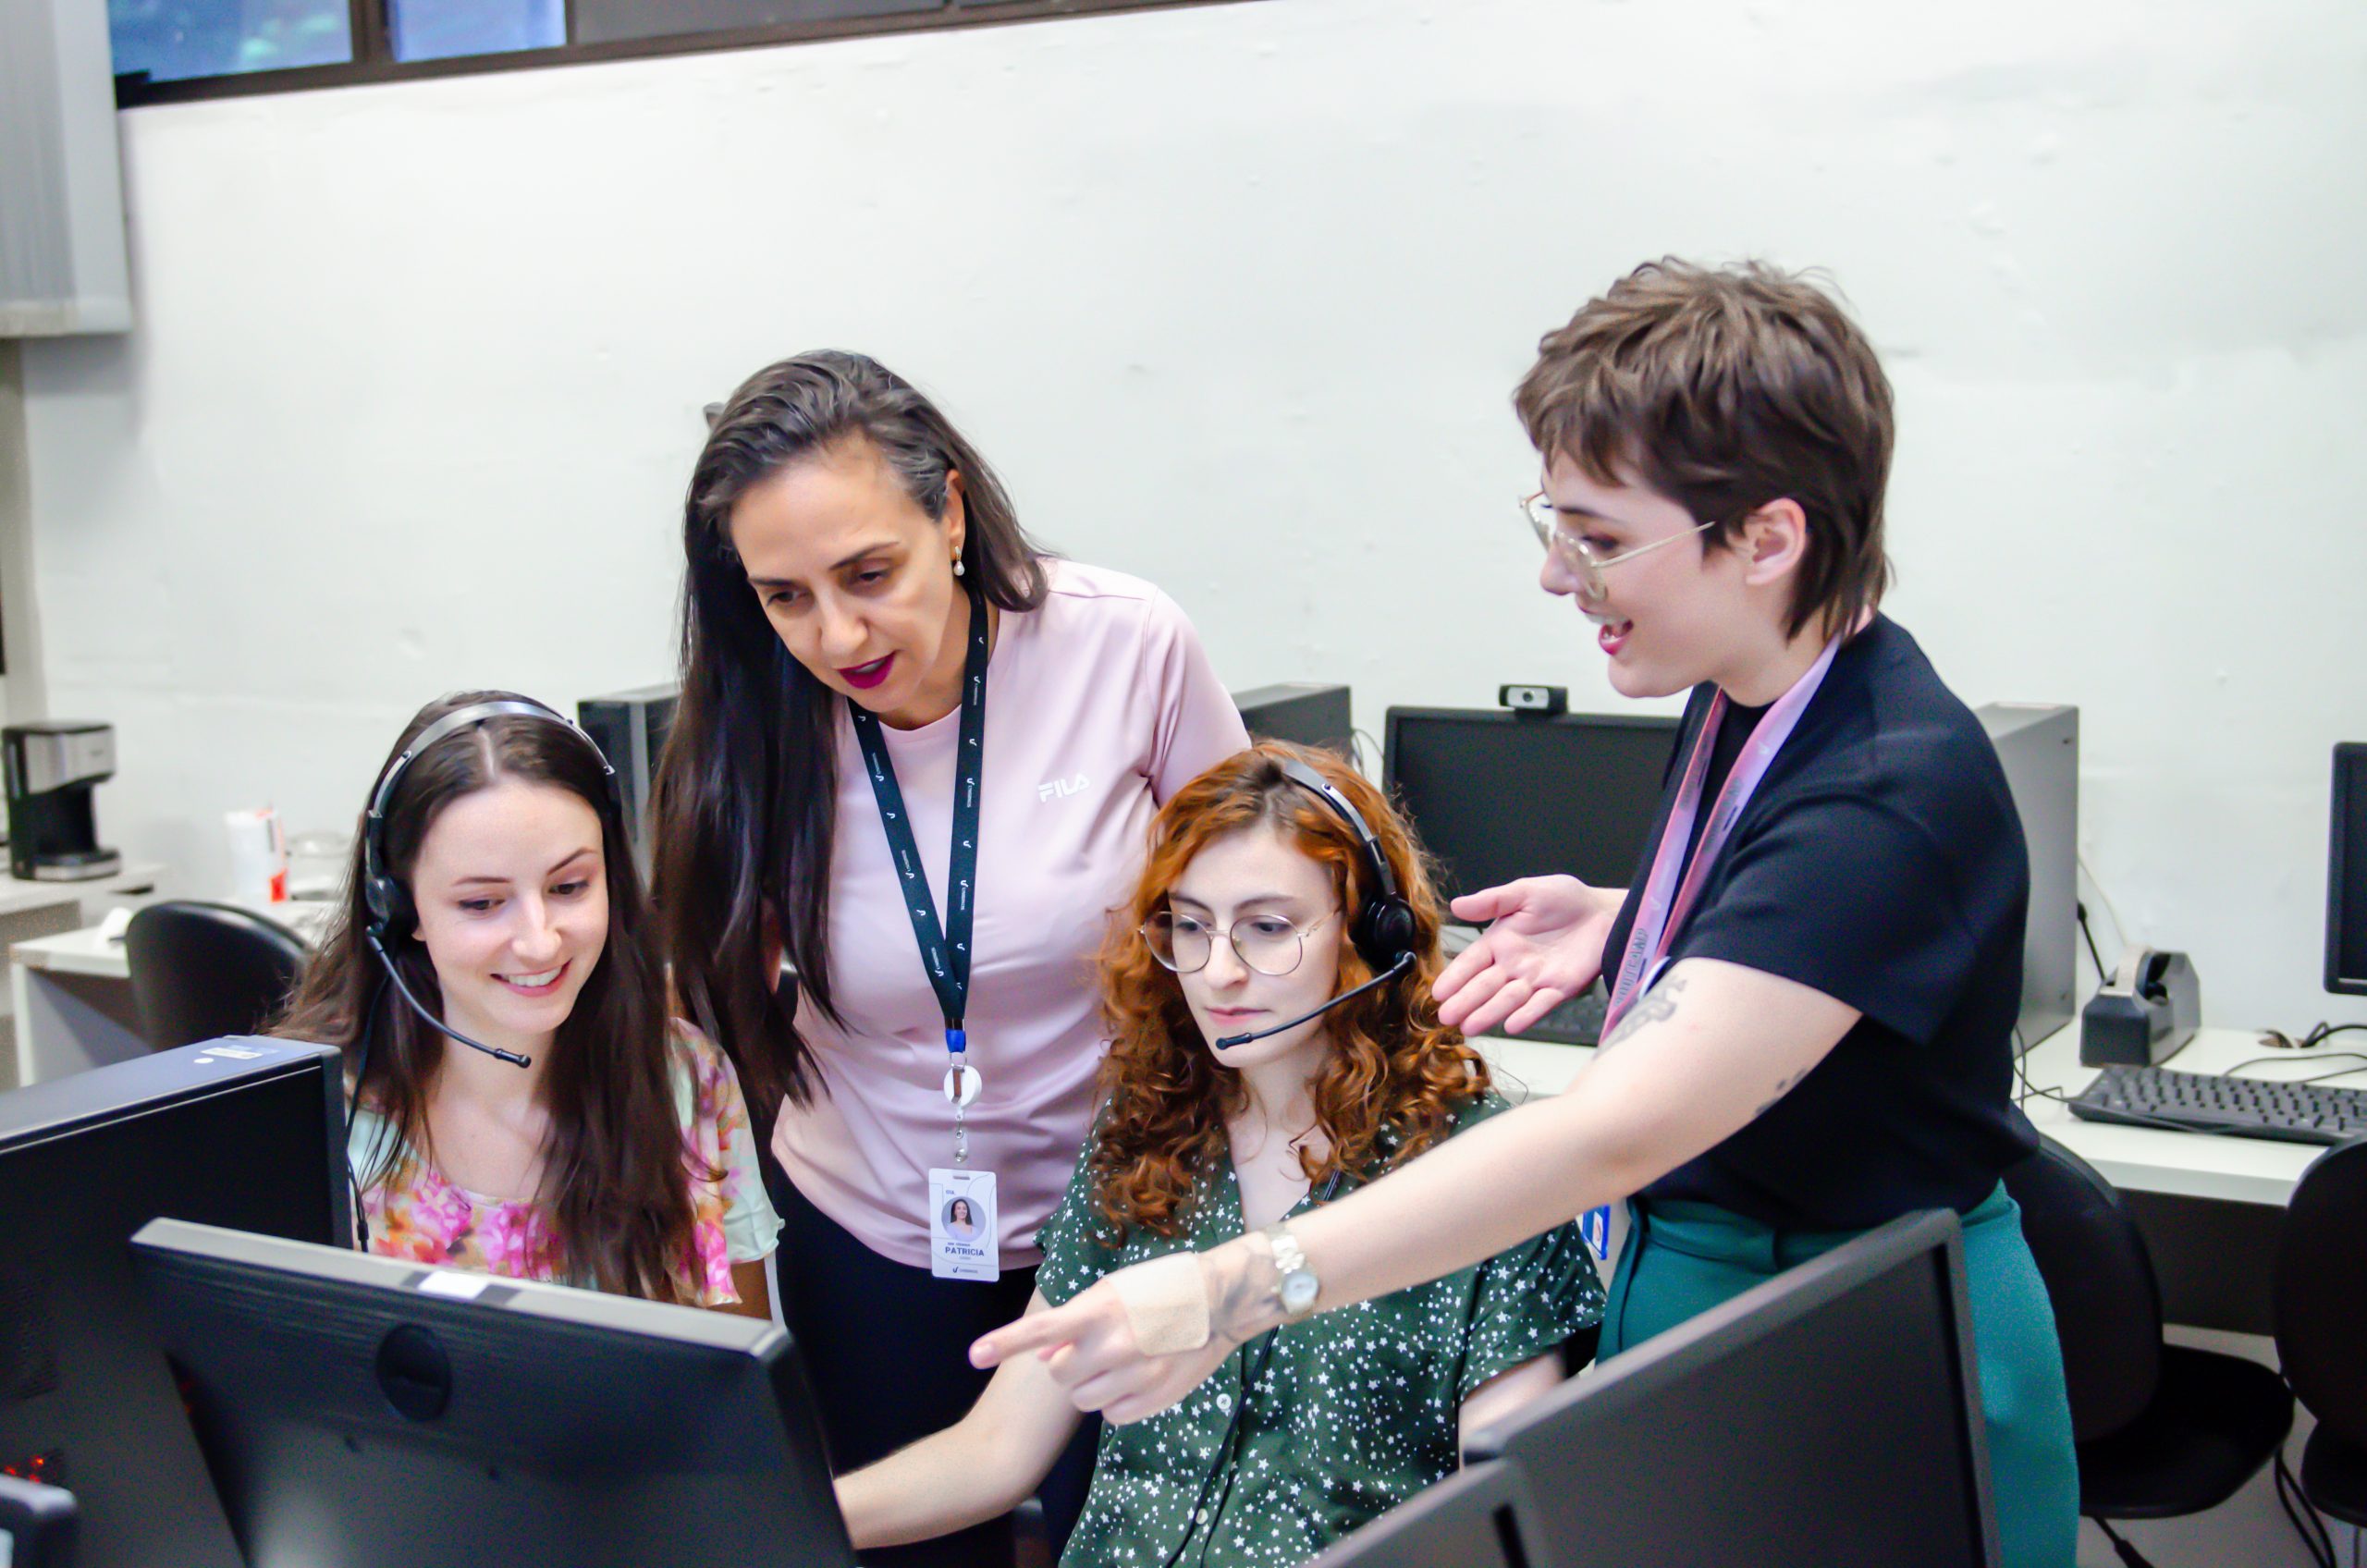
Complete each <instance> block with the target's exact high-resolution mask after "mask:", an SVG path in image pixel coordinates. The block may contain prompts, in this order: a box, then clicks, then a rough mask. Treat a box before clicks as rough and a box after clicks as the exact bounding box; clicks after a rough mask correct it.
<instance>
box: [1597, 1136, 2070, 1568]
mask: <svg viewBox="0 0 2367 1568" xmlns="http://www.w3.org/2000/svg"><path fill="white" fill-rule="evenodd" d="M1627 1207H1628V1219H1629V1229H1628V1232H1627V1244H1626V1245H1625V1247H1624V1248H1623V1249H1622V1250H1621V1252H1620V1255H1619V1267H1618V1269H1617V1271H1616V1272H1615V1273H1613V1276H1612V1280H1611V1297H1610V1301H1609V1303H1608V1304H1607V1305H1606V1306H1605V1307H1604V1310H1603V1316H1602V1345H1601V1349H1600V1351H1599V1352H1598V1353H1597V1354H1598V1357H1599V1359H1601V1360H1606V1361H1607V1360H1609V1359H1610V1358H1611V1357H1612V1356H1614V1355H1616V1354H1619V1353H1620V1351H1621V1350H1623V1349H1625V1347H1627V1346H1629V1345H1634V1344H1638V1343H1640V1342H1642V1341H1645V1340H1648V1339H1650V1338H1651V1337H1652V1336H1653V1335H1654V1334H1657V1333H1659V1332H1661V1331H1662V1329H1673V1328H1674V1327H1675V1326H1676V1325H1677V1324H1679V1323H1682V1322H1684V1321H1686V1319H1687V1318H1689V1317H1694V1316H1695V1315H1697V1314H1699V1313H1702V1312H1706V1311H1708V1310H1709V1309H1710V1308H1711V1307H1713V1306H1716V1305H1719V1304H1720V1303H1722V1302H1725V1301H1729V1300H1732V1299H1733V1298H1734V1297H1735V1296H1738V1295H1740V1294H1741V1293H1742V1292H1745V1291H1747V1290H1748V1289H1750V1287H1752V1286H1753V1285H1757V1284H1760V1283H1761V1282H1763V1281H1765V1280H1770V1279H1772V1278H1773V1277H1774V1276H1776V1275H1777V1274H1780V1273H1782V1272H1783V1271H1784V1270H1785V1269H1786V1268H1793V1267H1795V1266H1796V1265H1798V1264H1801V1263H1805V1262H1807V1261H1808V1260H1809V1258H1812V1257H1815V1256H1818V1255H1819V1254H1821V1253H1825V1252H1830V1251H1831V1250H1832V1249H1833V1248H1834V1247H1837V1246H1839V1245H1841V1244H1842V1243H1844V1242H1846V1241H1849V1240H1851V1239H1853V1238H1854V1237H1856V1236H1858V1235H1861V1234H1863V1232H1862V1231H1777V1230H1774V1229H1772V1228H1771V1227H1769V1226H1766V1225H1762V1224H1760V1223H1759V1222H1758V1221H1757V1220H1755V1219H1745V1218H1744V1217H1743V1216H1741V1215H1739V1214H1735V1213H1734V1212H1733V1211H1732V1210H1729V1209H1724V1208H1720V1207H1715V1206H1714V1205H1711V1204H1703V1203H1646V1202H1644V1201H1642V1200H1640V1199H1639V1200H1637V1201H1636V1202H1633V1203H1631V1204H1629V1205H1628V1206H1627ZM1961 1219H1962V1220H1963V1224H1964V1262H1965V1273H1966V1276H1967V1280H1968V1283H1969V1286H1970V1293H1971V1297H1972V1338H1973V1352H1974V1354H1975V1356H1976V1357H1977V1358H1978V1360H1979V1362H1980V1373H1981V1414H1982V1415H1983V1416H1984V1417H1985V1418H1986V1425H1987V1427H1988V1435H1989V1474H1990V1481H1991V1490H1992V1493H1993V1497H1994V1498H1995V1500H1996V1508H1997V1533H1998V1537H1999V1539H2000V1541H2001V1543H2002V1544H2003V1546H2004V1549H2005V1568H2070V1564H2071V1562H2072V1559H2073V1556H2074V1555H2075V1553H2076V1550H2077V1546H2078V1540H2079V1462H2078V1459H2077V1457H2076V1455H2075V1453H2074V1452H2073V1450H2072V1446H2071V1404H2070V1401H2069V1399H2068V1398H2067V1396H2066V1394H2065V1392H2064V1386H2063V1348H2062V1346H2061V1344H2060V1343H2058V1342H2057V1341H2056V1339H2055V1336H2054V1308H2053V1307H2052V1305H2050V1304H2049V1302H2048V1300H2047V1294H2046V1285H2045V1282H2044V1281H2043V1280H2041V1279H2040V1278H2039V1273H2038V1264H2037V1263H2036V1262H2035V1261H2034V1260H2033V1259H2032V1258H2031V1256H2030V1243H2028V1242H2026V1241H2024V1240H2023V1239H2022V1211H2021V1209H2020V1207H2018V1206H2017V1205H2016V1204H2015V1202H2014V1200H2013V1199H2012V1198H2011V1197H2009V1196H2007V1195H2006V1193H2005V1187H2004V1185H2003V1184H2002V1183H2001V1184H2000V1185H1999V1186H1998V1188H1997V1190H1996V1191H1995V1192H1993V1193H1992V1194H1989V1196H1988V1197H1987V1198H1986V1199H1984V1200H1983V1201H1982V1202H1981V1204H1980V1205H1979V1206H1978V1207H1975V1208H1974V1209H1973V1210H1972V1212H1971V1213H1969V1214H1966V1215H1964V1216H1961Z"/></svg>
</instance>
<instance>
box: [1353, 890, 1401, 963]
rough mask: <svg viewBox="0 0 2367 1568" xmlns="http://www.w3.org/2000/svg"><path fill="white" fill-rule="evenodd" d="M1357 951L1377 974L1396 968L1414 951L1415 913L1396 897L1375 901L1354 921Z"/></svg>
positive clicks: (1393, 895) (1387, 896)
mask: <svg viewBox="0 0 2367 1568" xmlns="http://www.w3.org/2000/svg"><path fill="white" fill-rule="evenodd" d="M1355 937H1356V951H1357V952H1359V953H1360V954H1362V955H1363V956H1364V961H1365V962H1367V963H1368V964H1370V965H1371V966H1372V967H1373V968H1374V969H1376V970H1382V969H1389V968H1392V967H1394V966H1395V964H1396V962H1397V961H1398V960H1400V959H1402V958H1404V956H1405V955H1406V954H1408V953H1410V952H1412V951H1413V950H1414V948H1415V923H1414V909H1413V906H1412V905H1410V904H1408V903H1407V902H1406V901H1405V900H1404V899H1402V898H1399V897H1397V896H1396V895H1395V894H1393V893H1392V894H1387V895H1384V896H1382V897H1380V898H1376V899H1374V900H1372V901H1371V902H1370V903H1368V904H1367V905H1366V906H1365V908H1364V913H1363V914H1362V915H1361V916H1360V917H1359V918H1358V920H1357V921H1356V933H1355Z"/></svg>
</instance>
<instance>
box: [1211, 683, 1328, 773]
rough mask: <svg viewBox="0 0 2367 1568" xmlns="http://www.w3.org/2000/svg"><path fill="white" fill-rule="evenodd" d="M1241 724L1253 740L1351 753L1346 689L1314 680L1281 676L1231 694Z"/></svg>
mask: <svg viewBox="0 0 2367 1568" xmlns="http://www.w3.org/2000/svg"><path fill="white" fill-rule="evenodd" d="M1233 706H1234V707H1236V708H1239V709H1240V710H1241V723H1242V727H1243V728H1244V729H1247V730H1248V731H1249V738H1250V739H1251V740H1253V741H1292V742H1294V743H1295V744H1297V745H1301V746H1321V747H1323V748H1325V749H1326V750H1329V751H1334V752H1337V753H1340V754H1341V755H1342V756H1343V757H1348V756H1354V755H1355V743H1354V741H1351V740H1350V738H1349V730H1350V729H1351V728H1352V725H1351V724H1350V721H1349V717H1348V689H1347V688H1346V687H1345V686H1327V685H1324V684H1322V683H1321V682H1319V681H1314V680H1285V681H1283V682H1282V683H1281V684H1280V685H1275V686H1258V687H1256V688H1253V689H1252V690H1250V691H1246V692H1234V693H1233Z"/></svg>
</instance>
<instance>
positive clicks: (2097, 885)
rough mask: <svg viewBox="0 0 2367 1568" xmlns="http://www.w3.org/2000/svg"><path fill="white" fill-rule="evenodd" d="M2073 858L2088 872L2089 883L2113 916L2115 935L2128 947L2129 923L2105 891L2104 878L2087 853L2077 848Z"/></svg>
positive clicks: (2081, 868)
mask: <svg viewBox="0 0 2367 1568" xmlns="http://www.w3.org/2000/svg"><path fill="white" fill-rule="evenodd" d="M2072 860H2073V863H2074V864H2077V865H2078V866H2079V869H2080V870H2081V871H2084V872H2086V873H2087V874H2088V885H2089V886H2090V887H2091V888H2094V889H2095V890H2096V897H2098V898H2100V899H2102V900H2103V901H2104V913H2106V914H2108V915H2111V916H2112V933H2113V935H2114V936H2116V937H2119V938H2120V945H2121V946H2122V947H2124V948H2125V947H2127V946H2128V922H2127V921H2125V920H2123V919H2121V917H2120V911H2119V910H2117V909H2116V908H2114V907H2113V901H2112V895H2111V894H2110V893H2107V892H2105V891H2104V883H2103V877H2101V876H2097V875H2096V871H2095V867H2093V866H2091V865H2090V864H2088V857H2087V856H2086V855H2084V854H2081V853H2079V851H2076V850H2075V851H2072Z"/></svg>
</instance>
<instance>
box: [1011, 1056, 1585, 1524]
mask: <svg viewBox="0 0 2367 1568" xmlns="http://www.w3.org/2000/svg"><path fill="white" fill-rule="evenodd" d="M1505 1105H1506V1102H1505V1101H1504V1100H1503V1098H1502V1096H1498V1095H1496V1094H1495V1093H1493V1092H1492V1091H1490V1092H1489V1093H1488V1094H1486V1095H1485V1096H1481V1097H1479V1098H1477V1099H1475V1100H1472V1101H1471V1102H1469V1103H1468V1104H1467V1105H1466V1106H1465V1107H1464V1109H1463V1110H1462V1111H1461V1112H1460V1113H1459V1114H1458V1115H1457V1117H1456V1119H1455V1127H1454V1131H1455V1132H1456V1133H1462V1132H1464V1131H1466V1130H1467V1129H1468V1128H1470V1127H1473V1126H1475V1125H1477V1124H1478V1122H1480V1121H1485V1120H1486V1119H1487V1118H1489V1117H1490V1116H1493V1115H1495V1114H1496V1113H1497V1112H1498V1111H1500V1110H1502V1109H1505ZM1090 1152H1091V1151H1090V1148H1089V1147H1088V1149H1087V1151H1086V1154H1087V1157H1089V1155H1090ZM1212 1164H1213V1165H1214V1169H1213V1170H1206V1171H1202V1172H1201V1173H1200V1174H1199V1179H1198V1183H1197V1187H1196V1194H1195V1198H1194V1204H1193V1207H1192V1214H1191V1223H1190V1233H1189V1234H1188V1235H1186V1236H1180V1237H1177V1238H1175V1239H1173V1240H1169V1239H1167V1238H1165V1237H1161V1236H1154V1235H1150V1234H1147V1233H1144V1232H1139V1231H1137V1232H1135V1233H1133V1234H1131V1235H1129V1236H1127V1237H1126V1238H1125V1240H1124V1242H1123V1243H1122V1245H1120V1246H1118V1247H1115V1248H1111V1247H1109V1246H1105V1245H1103V1244H1102V1242H1101V1238H1104V1237H1106V1236H1107V1235H1108V1233H1109V1224H1108V1221H1107V1220H1105V1219H1103V1218H1102V1216H1101V1213H1100V1209H1099V1206H1098V1204H1097V1203H1096V1202H1095V1201H1094V1195H1093V1192H1092V1186H1093V1178H1092V1173H1091V1170H1090V1169H1089V1168H1088V1166H1087V1165H1086V1163H1085V1158H1082V1157H1081V1158H1079V1160H1078V1162H1077V1170H1076V1174H1075V1175H1074V1176H1073V1178H1072V1179H1071V1180H1070V1182H1069V1189H1068V1194H1067V1195H1066V1196H1065V1197H1063V1198H1062V1199H1061V1205H1060V1207H1058V1208H1057V1209H1055V1210H1053V1212H1052V1218H1051V1219H1049V1221H1048V1222H1047V1223H1046V1224H1045V1226H1044V1230H1043V1246H1044V1264H1043V1267H1042V1268H1040V1269H1039V1270H1038V1271H1037V1272H1036V1289H1037V1290H1039V1291H1041V1292H1043V1293H1044V1299H1045V1300H1047V1301H1049V1302H1050V1303H1051V1304H1053V1305H1056V1306H1057V1305H1060V1304H1061V1303H1062V1302H1064V1301H1067V1300H1068V1299H1069V1298H1070V1297H1071V1296H1073V1295H1075V1294H1076V1293H1077V1292H1079V1291H1082V1290H1084V1289H1085V1287H1086V1286H1088V1285H1090V1284H1092V1283H1093V1282H1094V1281H1095V1280H1098V1279H1100V1278H1101V1276H1102V1275H1104V1274H1107V1273H1109V1272H1110V1271H1111V1270H1112V1269H1116V1268H1123V1267H1125V1266H1126V1265H1128V1264H1133V1263H1140V1262H1142V1261H1143V1260H1144V1259H1146V1258H1151V1257H1157V1256H1159V1255H1160V1254H1162V1253H1170V1252H1180V1251H1183V1250H1184V1249H1186V1248H1189V1249H1192V1250H1195V1251H1204V1250H1206V1249H1208V1248H1209V1247H1213V1246H1217V1245H1220V1244H1221V1243H1225V1242H1228V1241H1231V1240H1232V1239H1233V1237H1235V1236H1238V1235H1240V1234H1241V1232H1242V1217H1241V1187H1240V1184H1239V1182H1237V1180H1236V1179H1235V1177H1234V1175H1233V1161H1232V1159H1231V1158H1229V1156H1226V1155H1223V1154H1220V1156H1219V1157H1218V1158H1216V1159H1215V1160H1214V1161H1213V1162H1212ZM1351 1186H1352V1184H1349V1183H1343V1193H1344V1192H1345V1191H1347V1190H1350V1188H1351ZM1308 1207H1310V1203H1309V1201H1307V1200H1302V1201H1301V1203H1300V1204H1299V1206H1298V1208H1297V1209H1294V1210H1293V1212H1294V1213H1300V1212H1304V1211H1305V1210H1306V1208H1308ZM1601 1317H1602V1283H1601V1280H1600V1278H1599V1277H1598V1276H1597V1274H1596V1273H1595V1268H1594V1259H1593V1257H1592V1256H1590V1255H1589V1254H1588V1251H1587V1245H1586V1243H1585V1242H1584V1241H1583V1240H1581V1239H1580V1238H1579V1235H1578V1230H1577V1227H1576V1225H1563V1226H1559V1227H1557V1228H1556V1229H1554V1230H1552V1231H1547V1232H1546V1233H1545V1234H1544V1235H1542V1236H1539V1237H1536V1238H1534V1239H1533V1240H1530V1241H1527V1242H1525V1243H1522V1244H1520V1245H1519V1246H1516V1247H1515V1248H1513V1249H1512V1250H1511V1251H1509V1252H1504V1253H1500V1254H1498V1255H1497V1256H1494V1257H1492V1258H1490V1259H1489V1260H1488V1261H1487V1262H1485V1263H1483V1264H1480V1265H1478V1267H1477V1268H1466V1269H1464V1270H1462V1271H1461V1272H1459V1273H1454V1274H1450V1275H1448V1276H1447V1277H1446V1278H1444V1279H1442V1280H1432V1281H1431V1282H1430V1283H1429V1284H1427V1285H1417V1286H1415V1287H1414V1288H1413V1289H1411V1290H1405V1291H1400V1292H1397V1293H1396V1294H1394V1295H1391V1296H1383V1297H1381V1298H1380V1300H1378V1301H1368V1302H1363V1303H1360V1304H1358V1305H1355V1306H1347V1307H1342V1308H1340V1309H1338V1310H1337V1311H1332V1312H1326V1313H1321V1314H1319V1315H1318V1316H1316V1317H1310V1318H1308V1319H1306V1321H1305V1322H1303V1323H1293V1324H1287V1325H1285V1326H1283V1327H1282V1328H1281V1329H1277V1330H1275V1331H1274V1332H1273V1333H1271V1334H1269V1335H1261V1336H1260V1337H1259V1338H1257V1340H1254V1341H1251V1342H1250V1343H1248V1344H1246V1345H1244V1346H1243V1347H1241V1348H1240V1349H1239V1350H1236V1351H1234V1352H1233V1354H1232V1355H1230V1356H1228V1357H1226V1358H1225V1361H1224V1363H1223V1365H1221V1366H1219V1367H1218V1368H1217V1369H1216V1371H1215V1372H1213V1373H1211V1374H1210V1375H1209V1377H1208V1381H1206V1382H1204V1383H1202V1384H1201V1385H1200V1386H1199V1387H1198V1388H1197V1389H1195V1390H1193V1391H1192V1392H1191V1393H1190V1394H1189V1395H1188V1396H1186V1397H1185V1399H1184V1402H1183V1403H1181V1404H1179V1405H1177V1406H1176V1407H1175V1408H1174V1409H1172V1410H1170V1411H1168V1412H1167V1413H1165V1414H1164V1415H1156V1416H1153V1417H1151V1418H1150V1419H1148V1420H1147V1421H1140V1422H1136V1423H1135V1424H1134V1425H1133V1426H1130V1427H1105V1428H1103V1430H1102V1433H1101V1448H1100V1453H1099V1457H1098V1461H1097V1463H1096V1464H1095V1466H1094V1471H1093V1488H1092V1490H1091V1492H1090V1493H1089V1494H1088V1495H1087V1496H1086V1499H1085V1513H1084V1516H1083V1517H1082V1518H1081V1519H1079V1520H1078V1521H1077V1526H1076V1530H1075V1533H1074V1534H1073V1535H1072V1536H1071V1537H1069V1545H1068V1550H1067V1551H1066V1553H1064V1554H1063V1555H1062V1557H1061V1568H1102V1565H1104V1564H1114V1565H1122V1568H1136V1565H1140V1568H1160V1565H1161V1564H1166V1563H1174V1564H1177V1565H1178V1568H1184V1565H1189V1568H1199V1565H1200V1564H1207V1565H1208V1568H1265V1565H1268V1564H1272V1565H1276V1568H1279V1565H1282V1564H1297V1563H1302V1562H1306V1560H1307V1559H1308V1558H1310V1557H1312V1556H1314V1555H1315V1554H1316V1553H1317V1552H1318V1551H1320V1550H1323V1548H1325V1547H1327V1546H1329V1545H1331V1543H1332V1542H1333V1541H1336V1540H1338V1539H1339V1538H1340V1537H1343V1536H1344V1535H1346V1534H1347V1533H1348V1532H1350V1531H1351V1530H1354V1529H1355V1528H1356V1527H1357V1526H1358V1525H1363V1524H1365V1523H1367V1521H1369V1520H1371V1519H1372V1518H1374V1517H1375V1516H1377V1515H1379V1514H1380V1513H1384V1512H1386V1511H1387V1510H1389V1509H1391V1508H1393V1507H1395V1506H1396V1505H1397V1504H1399V1503H1401V1502H1403V1501H1405V1500H1406V1499H1408V1498H1410V1497H1412V1496H1413V1495H1414V1494H1415V1493H1417V1492H1418V1491H1420V1490H1421V1489H1422V1488H1425V1487H1427V1486H1429V1485H1430V1484H1431V1483H1433V1482H1435V1481H1438V1480H1440V1479H1441V1478H1443V1477H1444V1476H1447V1475H1448V1474H1449V1473H1451V1472H1452V1471H1453V1469H1454V1466H1455V1462H1456V1455H1455V1439H1456V1432H1455V1415H1456V1412H1457V1411H1458V1410H1459V1409H1460V1408H1461V1406H1462V1403H1463V1402H1464V1400H1465V1399H1466V1397H1468V1396H1469V1395H1470V1394H1471V1393H1472V1392H1473V1390H1477V1389H1478V1387H1479V1386H1480V1385H1481V1384H1482V1383H1485V1382H1486V1381H1488V1379H1489V1378H1493V1377H1495V1376H1496V1375H1497V1374H1498V1373H1500V1372H1505V1371H1509V1370H1511V1369H1512V1368H1513V1367H1515V1366H1519V1365H1520V1364H1521V1363H1523V1362H1525V1361H1530V1360H1533V1359H1535V1358H1536V1357H1538V1356H1539V1355H1542V1354H1545V1353H1546V1352H1548V1351H1550V1350H1552V1349H1554V1348H1555V1347H1556V1346H1558V1345H1560V1344H1561V1343H1562V1341H1564V1340H1566V1339H1568V1338H1569V1337H1570V1336H1571V1335H1573V1334H1575V1333H1576V1332H1577V1331H1578V1330H1580V1329H1584V1328H1587V1327H1588V1326H1589V1325H1591V1324H1594V1323H1597V1322H1600V1320H1601Z"/></svg>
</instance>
